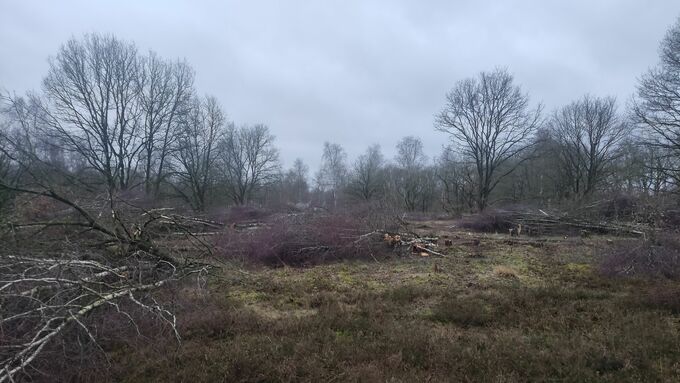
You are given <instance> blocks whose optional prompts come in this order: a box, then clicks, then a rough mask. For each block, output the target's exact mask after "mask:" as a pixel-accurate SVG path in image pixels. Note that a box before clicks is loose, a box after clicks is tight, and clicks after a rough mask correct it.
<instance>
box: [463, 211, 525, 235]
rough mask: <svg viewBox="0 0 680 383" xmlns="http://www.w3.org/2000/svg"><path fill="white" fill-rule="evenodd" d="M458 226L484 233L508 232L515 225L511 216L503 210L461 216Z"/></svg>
mask: <svg viewBox="0 0 680 383" xmlns="http://www.w3.org/2000/svg"><path fill="white" fill-rule="evenodd" d="M458 226H459V227H462V228H464V229H468V230H473V231H478V232H482V233H494V232H499V233H507V232H508V230H509V229H510V228H512V227H514V225H513V223H512V222H511V221H510V219H509V217H508V216H507V215H506V214H504V213H503V212H489V213H479V214H474V215H469V216H465V217H463V218H461V220H460V221H459V222H458Z"/></svg>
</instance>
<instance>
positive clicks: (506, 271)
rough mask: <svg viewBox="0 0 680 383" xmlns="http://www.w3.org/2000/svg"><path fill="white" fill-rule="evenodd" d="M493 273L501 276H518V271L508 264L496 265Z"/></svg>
mask: <svg viewBox="0 0 680 383" xmlns="http://www.w3.org/2000/svg"><path fill="white" fill-rule="evenodd" d="M493 273H494V275H495V276H497V277H499V278H517V271H516V270H515V269H513V268H511V267H507V266H494V268H493Z"/></svg>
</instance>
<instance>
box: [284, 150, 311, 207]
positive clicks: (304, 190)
mask: <svg viewBox="0 0 680 383" xmlns="http://www.w3.org/2000/svg"><path fill="white" fill-rule="evenodd" d="M308 174H309V166H307V165H306V164H305V163H304V162H303V161H302V159H301V158H296V159H295V162H294V163H293V167H292V168H290V169H289V170H288V172H286V175H285V176H284V177H283V182H284V184H285V188H286V191H287V193H286V194H288V196H289V198H290V199H292V201H293V202H296V203H297V202H303V201H307V199H308V197H309V183H308V182H307V175H308Z"/></svg>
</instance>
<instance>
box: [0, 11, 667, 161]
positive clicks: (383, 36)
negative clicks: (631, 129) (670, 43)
mask: <svg viewBox="0 0 680 383" xmlns="http://www.w3.org/2000/svg"><path fill="white" fill-rule="evenodd" d="M678 14H680V3H678V2H677V1H673V0H664V1H654V2H643V1H614V0H610V1H597V2H594V1H570V2H561V3H560V4H554V2H550V3H549V2H545V1H514V2H503V3H501V4H498V2H497V3H495V4H492V3H491V2H486V1H431V2H427V3H425V2H421V1H399V2H397V1H389V2H388V1H372V2H366V1H324V2H307V1H286V2H279V1H248V2H239V1H214V2H211V1H201V2H194V1H192V2H189V1H144V2H138V1H66V2H64V1H60V2H56V1H7V0H0V58H2V59H0V87H1V88H4V89H5V90H8V91H12V92H16V93H18V94H23V93H24V92H25V91H28V90H34V89H35V90H38V89H39V88H40V83H41V80H42V78H43V77H44V76H45V75H46V74H47V70H48V62H47V60H48V57H49V56H51V55H54V54H56V52H57V50H58V48H59V46H60V45H61V44H63V43H64V42H66V41H67V40H68V39H69V38H70V37H76V38H80V37H82V35H83V34H85V33H88V32H98V33H111V34H114V35H115V36H117V37H118V38H120V39H124V40H128V41H133V42H135V43H136V44H137V46H138V48H139V50H140V52H145V51H147V50H150V49H153V50H154V51H156V52H158V53H159V55H160V56H161V57H166V58H185V59H186V60H188V62H189V63H190V64H191V65H192V66H193V67H194V68H195V70H196V86H197V88H198V89H200V90H201V92H204V93H208V94H213V95H215V96H216V97H217V99H218V100H219V101H220V104H221V105H222V107H223V108H224V110H225V111H226V112H227V113H228V117H229V118H230V119H231V120H233V121H235V122H236V124H237V125H238V124H242V123H259V122H261V123H264V124H267V125H269V127H270V129H271V131H272V133H273V134H274V135H276V146H277V147H279V148H280V151H281V159H282V162H283V165H284V167H289V166H290V165H291V164H292V162H293V160H294V159H295V158H296V157H300V158H302V159H303V160H304V161H305V162H306V163H307V164H309V165H310V167H311V168H312V170H313V171H314V169H316V168H317V166H318V165H319V162H320V158H321V152H322V145H323V142H324V141H330V142H335V143H339V144H341V145H342V146H343V147H344V148H345V149H346V150H347V152H348V155H349V157H350V159H351V158H355V157H356V156H357V155H358V154H359V153H361V152H363V151H364V150H365V149H366V147H367V146H368V145H369V144H371V143H379V144H380V145H381V147H382V148H383V151H384V153H385V155H386V156H387V157H388V158H392V157H393V155H394V152H395V149H394V146H395V144H396V142H397V141H398V140H399V139H400V138H401V137H403V136H406V135H416V136H418V137H420V138H421V139H422V140H423V143H424V145H425V149H426V153H427V154H428V155H429V157H430V158H432V157H434V156H437V155H438V154H439V153H440V150H441V147H442V145H443V144H445V143H446V140H447V137H446V136H445V135H444V134H442V133H439V132H436V131H435V130H434V128H433V120H434V117H433V116H434V115H435V114H436V113H437V112H438V111H439V110H440V109H441V108H442V106H443V105H444V95H445V93H446V92H447V91H448V90H449V89H450V88H451V87H453V85H454V84H455V82H456V81H458V80H461V79H464V78H467V77H472V76H475V75H476V74H477V73H478V72H479V71H482V70H484V71H487V70H492V69H493V68H495V67H505V68H507V69H508V70H509V71H510V72H511V73H513V74H514V75H515V81H516V83H517V84H519V85H521V86H522V88H523V90H524V91H525V92H528V93H529V95H530V98H531V100H532V103H534V104H536V103H538V102H542V103H543V104H544V105H545V107H546V110H547V111H550V110H552V109H553V108H555V107H559V106H561V105H564V104H567V103H569V102H571V101H572V100H575V99H577V98H579V97H580V96H581V95H583V94H584V93H590V94H592V95H596V96H607V95H612V96H615V97H617V99H618V101H619V108H620V109H623V108H624V107H625V105H626V102H627V101H628V98H629V97H630V96H631V95H632V93H633V92H634V90H635V86H636V83H637V79H638V77H639V75H640V74H641V73H643V72H645V71H646V70H647V69H648V68H649V67H651V66H652V65H654V64H655V63H656V62H657V61H658V54H657V47H658V43H659V41H660V40H661V39H662V38H663V36H664V34H665V31H666V30H667V28H668V25H671V24H672V23H673V22H674V21H675V20H676V19H677V17H678Z"/></svg>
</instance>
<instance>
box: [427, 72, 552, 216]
mask: <svg viewBox="0 0 680 383" xmlns="http://www.w3.org/2000/svg"><path fill="white" fill-rule="evenodd" d="M540 112H541V107H540V106H538V107H536V108H535V109H530V107H529V97H528V95H526V94H524V93H522V90H521V89H520V87H519V86H517V85H514V84H513V77H512V75H511V74H510V73H508V72H507V71H506V70H501V69H497V70H495V71H493V72H490V73H488V72H482V73H480V75H479V76H478V77H477V78H468V79H465V80H462V81H460V82H458V83H457V84H456V86H455V87H454V88H453V89H452V90H451V91H450V92H449V93H448V94H447V95H446V106H445V107H444V109H443V110H442V111H441V112H440V113H439V114H438V115H437V117H436V122H435V127H436V129H437V130H439V131H441V132H444V133H447V134H449V136H450V138H451V141H452V143H453V144H454V145H456V147H457V148H458V149H459V150H460V152H461V154H462V155H464V156H465V157H467V158H469V159H470V160H471V161H472V162H473V163H474V164H475V167H476V171H477V179H476V183H477V185H476V188H477V201H476V202H477V207H478V208H479V209H480V210H483V209H484V208H486V206H487V204H488V202H489V196H490V194H491V192H492V191H493V190H494V188H495V187H496V185H497V184H498V182H499V181H500V180H501V179H502V178H503V177H505V176H507V175H508V174H510V173H511V172H512V171H513V170H514V169H515V167H516V166H510V167H508V168H507V169H505V170H504V171H502V172H501V171H499V169H500V168H501V166H502V165H504V164H506V163H507V162H508V161H509V160H510V159H511V158H513V157H514V156H516V155H517V154H519V153H521V152H522V151H525V150H526V149H527V148H528V147H529V146H530V143H531V141H530V138H531V137H532V135H533V133H534V131H535V130H536V128H537V127H538V125H539V122H540V114H541V113H540Z"/></svg>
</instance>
